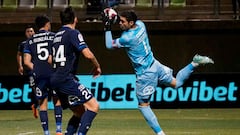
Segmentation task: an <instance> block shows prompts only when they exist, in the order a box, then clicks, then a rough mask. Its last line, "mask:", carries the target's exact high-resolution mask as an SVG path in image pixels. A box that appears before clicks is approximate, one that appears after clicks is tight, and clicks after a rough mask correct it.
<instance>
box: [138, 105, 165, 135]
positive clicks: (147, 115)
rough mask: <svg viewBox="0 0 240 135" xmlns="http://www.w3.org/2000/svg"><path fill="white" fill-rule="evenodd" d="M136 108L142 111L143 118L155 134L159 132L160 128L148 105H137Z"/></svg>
mask: <svg viewBox="0 0 240 135" xmlns="http://www.w3.org/2000/svg"><path fill="white" fill-rule="evenodd" d="M138 108H139V110H140V112H141V113H142V115H143V117H144V118H145V120H146V121H147V123H148V125H149V126H150V127H151V128H152V129H153V131H154V132H155V133H156V134H157V133H159V132H161V130H162V129H161V127H160V125H159V123H158V121H157V118H156V116H155V114H154V113H153V111H152V109H151V108H150V106H139V107H138Z"/></svg>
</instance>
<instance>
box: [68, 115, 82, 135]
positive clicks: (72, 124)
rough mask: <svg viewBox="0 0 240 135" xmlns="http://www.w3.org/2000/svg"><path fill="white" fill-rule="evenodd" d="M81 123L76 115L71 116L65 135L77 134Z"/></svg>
mask: <svg viewBox="0 0 240 135" xmlns="http://www.w3.org/2000/svg"><path fill="white" fill-rule="evenodd" d="M79 123H80V118H78V117H76V116H72V117H71V118H70V120H69V121H68V125H67V131H66V133H65V135H73V134H75V133H76V132H77V129H78V126H79Z"/></svg>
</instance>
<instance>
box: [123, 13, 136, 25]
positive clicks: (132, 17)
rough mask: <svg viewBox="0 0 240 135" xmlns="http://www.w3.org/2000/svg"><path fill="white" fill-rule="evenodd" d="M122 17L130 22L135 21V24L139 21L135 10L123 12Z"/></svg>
mask: <svg viewBox="0 0 240 135" xmlns="http://www.w3.org/2000/svg"><path fill="white" fill-rule="evenodd" d="M120 15H121V16H122V17H125V18H126V19H127V21H128V22H129V21H133V22H134V23H135V22H136V21H137V19H138V17H137V15H136V13H135V12H134V11H133V10H127V11H123V12H122V13H121V14H120Z"/></svg>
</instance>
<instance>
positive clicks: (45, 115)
mask: <svg viewBox="0 0 240 135" xmlns="http://www.w3.org/2000/svg"><path fill="white" fill-rule="evenodd" d="M39 114H40V121H41V124H42V128H43V131H44V132H46V131H48V113H47V111H40V113H39Z"/></svg>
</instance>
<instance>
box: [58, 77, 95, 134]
mask: <svg viewBox="0 0 240 135" xmlns="http://www.w3.org/2000/svg"><path fill="white" fill-rule="evenodd" d="M58 88H59V90H58V91H57V92H58V93H57V94H58V96H59V98H60V99H61V103H62V107H63V108H65V107H66V106H67V107H69V108H70V109H71V110H72V111H73V113H74V115H75V116H81V115H82V116H81V120H80V124H79V126H78V134H80V135H85V134H86V133H87V132H88V130H89V128H90V126H91V123H92V121H93V119H94V118H95V116H96V115H97V112H98V110H99V105H98V102H97V100H96V99H95V98H94V97H93V94H92V93H91V92H90V91H89V90H88V89H87V88H86V87H84V86H83V85H82V84H79V82H77V81H75V80H74V79H72V80H66V81H65V82H64V84H60V87H58ZM66 104H67V105H66ZM82 104H84V107H85V109H86V111H84V113H83V114H82V109H80V110H75V109H74V110H73V109H72V108H73V107H76V106H78V107H79V108H80V107H82ZM75 118H77V117H75ZM75 118H73V119H75ZM70 120H72V119H70ZM76 121H77V120H76ZM76 121H75V122H76ZM69 123H70V121H69ZM73 123H74V122H73ZM67 135H69V134H68V133H67Z"/></svg>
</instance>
